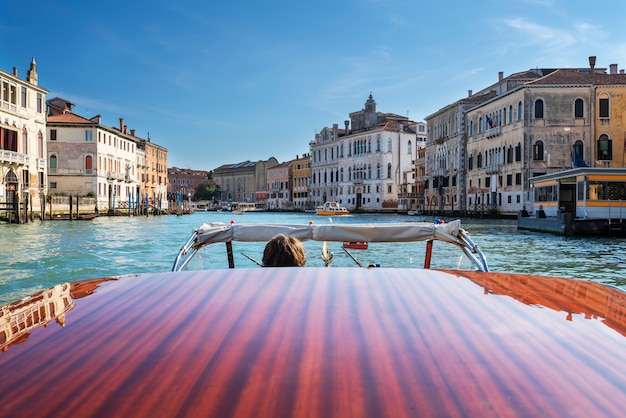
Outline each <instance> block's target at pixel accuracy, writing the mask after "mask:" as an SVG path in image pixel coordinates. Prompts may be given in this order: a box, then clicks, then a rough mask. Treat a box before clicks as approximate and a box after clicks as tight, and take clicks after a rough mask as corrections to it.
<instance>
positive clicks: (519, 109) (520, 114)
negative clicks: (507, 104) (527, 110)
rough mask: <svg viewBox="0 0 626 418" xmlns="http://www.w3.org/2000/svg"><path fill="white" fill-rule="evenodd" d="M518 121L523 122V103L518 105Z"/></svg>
mask: <svg viewBox="0 0 626 418" xmlns="http://www.w3.org/2000/svg"><path fill="white" fill-rule="evenodd" d="M517 120H522V102H521V101H519V102H518V103H517Z"/></svg>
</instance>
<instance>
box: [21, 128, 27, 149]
mask: <svg viewBox="0 0 626 418" xmlns="http://www.w3.org/2000/svg"><path fill="white" fill-rule="evenodd" d="M22 154H28V130H27V129H26V128H24V129H22Z"/></svg>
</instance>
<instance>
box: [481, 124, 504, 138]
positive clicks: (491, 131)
mask: <svg viewBox="0 0 626 418" xmlns="http://www.w3.org/2000/svg"><path fill="white" fill-rule="evenodd" d="M501 133H502V129H501V128H500V126H496V127H495V128H491V129H487V130H486V131H485V136H486V137H487V138H491V137H494V136H498V135H500V134H501Z"/></svg>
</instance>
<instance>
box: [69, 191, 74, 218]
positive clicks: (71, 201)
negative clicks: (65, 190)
mask: <svg viewBox="0 0 626 418" xmlns="http://www.w3.org/2000/svg"><path fill="white" fill-rule="evenodd" d="M73 201H74V199H72V195H71V194H70V221H71V220H72V203H73Z"/></svg>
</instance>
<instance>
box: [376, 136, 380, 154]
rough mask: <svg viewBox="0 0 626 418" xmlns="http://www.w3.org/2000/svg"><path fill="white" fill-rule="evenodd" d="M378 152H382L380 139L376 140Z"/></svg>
mask: <svg viewBox="0 0 626 418" xmlns="http://www.w3.org/2000/svg"><path fill="white" fill-rule="evenodd" d="M376 152H380V138H378V139H376Z"/></svg>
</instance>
